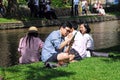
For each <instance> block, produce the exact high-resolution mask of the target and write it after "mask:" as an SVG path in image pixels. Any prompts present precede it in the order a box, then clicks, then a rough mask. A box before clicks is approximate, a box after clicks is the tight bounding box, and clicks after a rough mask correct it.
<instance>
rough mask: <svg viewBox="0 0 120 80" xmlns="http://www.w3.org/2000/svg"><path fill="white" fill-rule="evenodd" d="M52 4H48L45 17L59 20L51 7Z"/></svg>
mask: <svg viewBox="0 0 120 80" xmlns="http://www.w3.org/2000/svg"><path fill="white" fill-rule="evenodd" d="M50 4H51V3H50V2H47V3H46V9H45V17H46V19H50V20H51V19H57V16H56V14H55V10H53V9H52V8H51V6H50Z"/></svg>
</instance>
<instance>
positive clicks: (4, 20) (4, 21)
mask: <svg viewBox="0 0 120 80" xmlns="http://www.w3.org/2000/svg"><path fill="white" fill-rule="evenodd" d="M17 21H18V20H16V19H7V18H0V23H6V22H17Z"/></svg>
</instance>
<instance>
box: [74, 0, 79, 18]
mask: <svg viewBox="0 0 120 80" xmlns="http://www.w3.org/2000/svg"><path fill="white" fill-rule="evenodd" d="M73 2H74V10H75V16H77V15H78V4H79V0H74V1H73Z"/></svg>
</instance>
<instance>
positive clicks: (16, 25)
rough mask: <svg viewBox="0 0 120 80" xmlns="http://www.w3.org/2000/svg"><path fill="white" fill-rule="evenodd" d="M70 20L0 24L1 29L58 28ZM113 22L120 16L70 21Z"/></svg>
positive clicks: (73, 19)
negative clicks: (57, 26)
mask: <svg viewBox="0 0 120 80" xmlns="http://www.w3.org/2000/svg"><path fill="white" fill-rule="evenodd" d="M66 20H68V19H67V18H61V19H58V20H32V21H18V22H10V23H0V29H1V30H4V29H16V28H25V27H29V26H37V27H43V26H56V25H59V24H60V23H61V22H64V21H66ZM111 20H120V16H110V15H107V16H95V17H86V18H72V19H70V20H68V21H77V22H78V23H81V22H88V23H93V22H102V21H111Z"/></svg>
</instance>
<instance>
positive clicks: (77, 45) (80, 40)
mask: <svg viewBox="0 0 120 80" xmlns="http://www.w3.org/2000/svg"><path fill="white" fill-rule="evenodd" d="M72 48H74V49H75V50H76V51H77V52H78V53H79V55H80V56H81V57H82V58H84V57H86V45H85V40H84V37H83V35H82V34H81V33H80V32H77V34H76V36H75V38H74V43H73V46H72Z"/></svg>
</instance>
